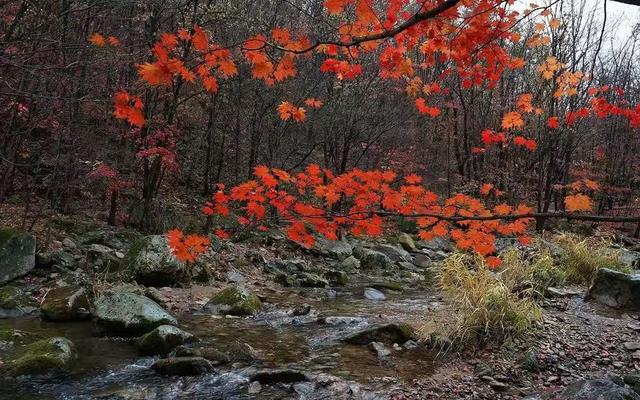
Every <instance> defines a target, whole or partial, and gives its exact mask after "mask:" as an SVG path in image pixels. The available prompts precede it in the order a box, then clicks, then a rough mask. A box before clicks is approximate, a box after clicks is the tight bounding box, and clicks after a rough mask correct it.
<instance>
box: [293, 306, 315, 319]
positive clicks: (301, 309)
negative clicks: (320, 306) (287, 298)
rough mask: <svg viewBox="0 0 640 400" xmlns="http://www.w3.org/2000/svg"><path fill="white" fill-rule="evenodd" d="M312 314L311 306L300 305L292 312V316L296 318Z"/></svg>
mask: <svg viewBox="0 0 640 400" xmlns="http://www.w3.org/2000/svg"><path fill="white" fill-rule="evenodd" d="M310 312H311V306H310V305H309V304H299V305H297V306H295V307H294V308H293V309H292V310H291V312H290V314H291V315H293V316H294V317H299V316H302V315H307V314H309V313H310Z"/></svg>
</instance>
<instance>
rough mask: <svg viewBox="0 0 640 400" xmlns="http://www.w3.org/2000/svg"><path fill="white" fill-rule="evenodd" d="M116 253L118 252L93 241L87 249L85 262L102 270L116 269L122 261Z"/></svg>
mask: <svg viewBox="0 0 640 400" xmlns="http://www.w3.org/2000/svg"><path fill="white" fill-rule="evenodd" d="M116 253H118V252H116V251H115V250H114V249H112V248H110V247H107V246H105V245H102V244H98V243H93V244H91V245H89V248H88V249H87V262H88V263H89V264H90V265H93V266H94V267H95V268H97V269H100V270H101V271H103V272H111V271H117V270H119V269H120V266H121V262H122V261H121V258H120V257H118V255H116ZM119 254H120V253H119Z"/></svg>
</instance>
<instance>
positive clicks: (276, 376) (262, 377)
mask: <svg viewBox="0 0 640 400" xmlns="http://www.w3.org/2000/svg"><path fill="white" fill-rule="evenodd" d="M308 380H309V378H308V376H307V375H306V374H305V373H304V372H302V371H298V370H294V369H267V370H261V371H258V372H256V373H255V374H254V375H253V376H252V377H251V381H252V382H259V383H260V384H261V385H274V384H276V383H297V382H305V381H308Z"/></svg>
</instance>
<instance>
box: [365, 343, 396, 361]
mask: <svg viewBox="0 0 640 400" xmlns="http://www.w3.org/2000/svg"><path fill="white" fill-rule="evenodd" d="M367 347H369V349H371V351H373V352H374V353H375V354H376V355H377V356H378V358H387V357H389V356H390V355H391V350H389V349H387V348H386V347H385V345H384V344H383V343H380V342H371V343H369V345H368V346H367Z"/></svg>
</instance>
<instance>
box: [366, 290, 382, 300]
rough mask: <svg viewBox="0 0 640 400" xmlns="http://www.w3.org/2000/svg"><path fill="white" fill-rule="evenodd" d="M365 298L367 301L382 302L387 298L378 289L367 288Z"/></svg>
mask: <svg viewBox="0 0 640 400" xmlns="http://www.w3.org/2000/svg"><path fill="white" fill-rule="evenodd" d="M364 298H365V299H367V300H373V301H382V300H385V299H386V298H387V297H386V296H385V295H384V293H382V292H381V291H379V290H377V289H374V288H366V289H365V290H364Z"/></svg>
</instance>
